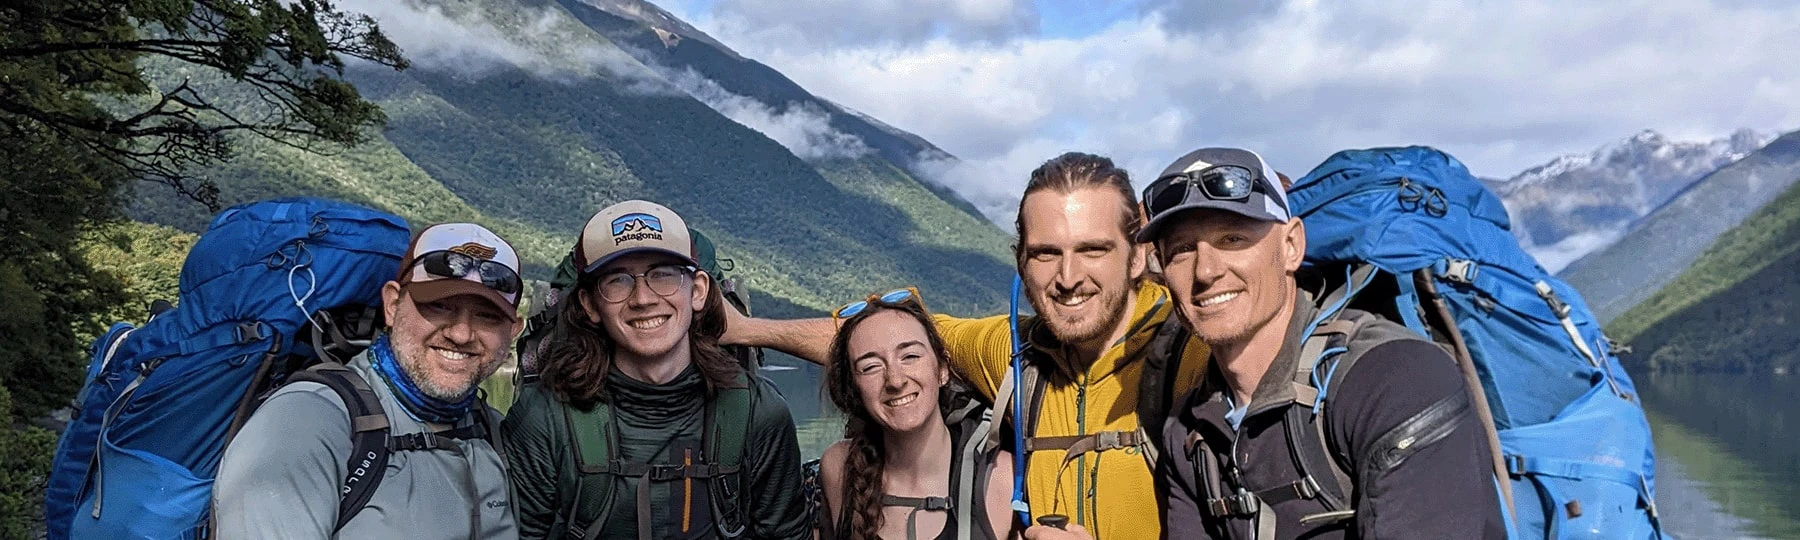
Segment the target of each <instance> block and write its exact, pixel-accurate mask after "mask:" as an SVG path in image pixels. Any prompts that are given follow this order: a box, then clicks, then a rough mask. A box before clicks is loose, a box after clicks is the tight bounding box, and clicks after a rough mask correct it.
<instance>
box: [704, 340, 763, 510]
mask: <svg viewBox="0 0 1800 540" xmlns="http://www.w3.org/2000/svg"><path fill="white" fill-rule="evenodd" d="M752 384H753V383H752V382H751V381H750V374H749V373H748V372H739V373H738V375H737V380H736V384H735V385H734V386H733V387H731V388H722V389H720V390H719V392H718V394H717V395H715V396H713V399H712V403H709V404H707V408H706V431H705V432H704V435H703V437H705V439H706V440H705V441H704V444H705V446H706V453H707V456H706V458H707V460H708V461H712V462H713V463H714V464H715V465H717V466H718V469H717V470H718V473H719V474H717V475H715V476H713V477H712V478H711V481H712V489H710V490H709V491H710V493H711V495H712V503H713V516H714V526H715V528H716V529H718V531H719V534H721V535H722V536H724V537H725V538H737V537H739V536H742V535H743V534H744V531H745V530H746V528H747V526H748V524H749V520H748V519H745V517H744V515H743V509H744V506H745V505H744V504H742V501H740V500H739V499H740V498H741V497H742V495H743V492H744V489H743V487H744V481H743V477H744V472H743V469H744V467H743V464H744V450H745V447H746V446H748V444H747V442H748V439H749V438H750V430H751V429H753V428H754V426H751V425H750V414H751V407H753V406H754V405H755V404H754V403H753V402H752V401H753V400H752V399H751V398H752V397H753V396H752V395H751V393H752V389H751V388H750V386H751V385H752Z"/></svg>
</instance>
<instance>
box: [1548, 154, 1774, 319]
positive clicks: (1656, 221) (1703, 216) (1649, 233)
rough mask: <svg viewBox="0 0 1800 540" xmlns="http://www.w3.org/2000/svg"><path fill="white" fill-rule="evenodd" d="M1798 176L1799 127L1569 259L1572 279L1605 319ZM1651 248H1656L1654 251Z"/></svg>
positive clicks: (1689, 260)
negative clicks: (1612, 239)
mask: <svg viewBox="0 0 1800 540" xmlns="http://www.w3.org/2000/svg"><path fill="white" fill-rule="evenodd" d="M1796 180H1800V132H1794V133H1789V134H1786V135H1783V136H1781V137H1780V138H1777V139H1776V140H1775V141H1774V142H1771V143H1769V144H1768V145H1767V146H1764V147H1763V148H1762V149H1760V150H1757V151H1756V152H1753V153H1751V154H1750V155H1749V156H1746V157H1744V158H1743V159H1741V160H1738V161H1737V162H1734V163H1732V164H1731V165H1727V166H1725V167H1723V168H1721V169H1719V170H1717V171H1714V172H1713V173H1712V174H1709V175H1707V176H1706V177H1705V178H1703V179H1701V180H1700V181H1698V182H1695V183H1694V184H1693V185H1691V186H1689V187H1688V188H1686V189H1685V190H1683V191H1682V192H1680V193H1679V194H1677V195H1676V196H1674V197H1673V198H1672V199H1670V201H1669V202H1668V203H1667V204H1664V205H1663V206H1662V207H1660V208H1658V209H1656V211H1654V212H1651V213H1650V214H1649V215H1647V216H1645V217H1644V218H1642V219H1640V220H1638V222H1637V223H1636V224H1635V225H1633V226H1632V228H1631V230H1630V231H1629V232H1627V233H1626V235H1625V237H1624V238H1622V239H1620V240H1619V241H1618V242H1617V243H1615V244H1613V245H1611V246H1609V247H1607V248H1606V249H1603V250H1600V251H1597V252H1594V253H1593V254H1590V255H1588V256H1586V257H1583V258H1582V259H1580V260H1578V261H1576V262H1575V263H1573V264H1570V265H1569V267H1568V268H1567V269H1564V270H1563V271H1562V272H1561V273H1560V274H1559V276H1560V277H1562V278H1563V279H1564V280H1566V281H1568V282H1569V283H1570V284H1571V285H1574V286H1575V288H1576V289H1577V290H1580V291H1581V295H1582V297H1583V298H1585V299H1586V300H1587V301H1588V305H1589V306H1590V307H1592V308H1593V309H1594V311H1595V315H1596V316H1598V317H1599V318H1600V320H1601V321H1602V322H1603V323H1605V322H1609V321H1611V320H1612V319H1613V318H1614V317H1617V316H1619V314H1621V313H1624V312H1625V311H1626V310H1628V309H1630V308H1631V307H1632V306H1633V305H1636V304H1637V303H1638V302H1640V301H1642V300H1643V299H1644V298H1647V297H1649V296H1650V295H1651V294H1652V293H1654V292H1656V290H1657V289H1659V288H1661V287H1662V286H1663V285H1664V284H1666V283H1668V282H1669V280H1671V279H1674V278H1675V276H1676V275H1677V274H1679V273H1681V271H1682V270H1683V269H1686V268H1687V267H1688V266H1689V265H1690V264H1692V263H1693V262H1694V260H1695V259H1696V258H1698V257H1699V256H1700V254H1701V252H1702V251H1704V250H1705V249H1706V247H1707V246H1709V245H1711V244H1712V243H1713V241H1714V240H1715V239H1717V238H1718V237H1719V235H1720V234H1722V233H1724V232H1725V231H1727V230H1730V229H1731V228H1732V227H1735V226H1737V225H1738V224H1739V223H1741V222H1743V220H1744V218H1746V217H1748V216H1749V215H1750V214H1751V213H1753V212H1755V211H1756V209H1758V208H1760V207H1762V206H1763V205H1764V204H1766V203H1767V202H1769V201H1770V200H1772V199H1774V198H1775V197H1776V196H1778V195H1780V194H1781V193H1782V192H1783V191H1785V190H1786V189H1787V187H1788V186H1789V185H1792V184H1793V183H1794V182H1795V181H1796ZM1652 254H1654V256H1651V255H1652Z"/></svg>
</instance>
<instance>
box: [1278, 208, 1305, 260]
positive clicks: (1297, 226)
mask: <svg viewBox="0 0 1800 540" xmlns="http://www.w3.org/2000/svg"><path fill="white" fill-rule="evenodd" d="M1286 227H1287V237H1286V239H1285V240H1283V241H1282V243H1281V244H1282V246H1283V249H1284V250H1285V251H1283V252H1282V253H1281V257H1282V262H1283V263H1284V266H1286V267H1287V271H1288V272H1289V273H1293V272H1297V271H1299V270H1300V263H1302V262H1304V261H1305V260H1306V224H1305V223H1303V222H1301V221H1300V218H1294V220H1293V221H1290V222H1288V224H1287V225H1286Z"/></svg>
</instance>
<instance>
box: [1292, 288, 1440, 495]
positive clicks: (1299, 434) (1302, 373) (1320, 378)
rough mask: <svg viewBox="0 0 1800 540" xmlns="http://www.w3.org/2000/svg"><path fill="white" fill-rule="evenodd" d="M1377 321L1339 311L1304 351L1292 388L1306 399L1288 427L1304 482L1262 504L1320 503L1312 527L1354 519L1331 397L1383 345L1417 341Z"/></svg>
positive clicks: (1304, 344)
mask: <svg viewBox="0 0 1800 540" xmlns="http://www.w3.org/2000/svg"><path fill="white" fill-rule="evenodd" d="M1377 320H1378V319H1377V318H1376V317H1375V316H1374V315H1370V314H1368V313H1364V312H1360V311H1354V310H1346V311H1339V312H1337V313H1335V314H1332V315H1331V316H1329V317H1328V318H1327V319H1326V320H1323V321H1320V323H1319V324H1318V325H1317V327H1316V328H1315V330H1314V332H1313V334H1312V335H1310V336H1307V337H1306V339H1305V341H1303V342H1302V345H1301V353H1300V358H1299V361H1298V362H1296V366H1297V367H1296V368H1295V373H1294V379H1293V380H1292V381H1291V384H1293V385H1294V387H1295V390H1296V394H1305V395H1301V396H1299V397H1297V398H1296V400H1295V403H1294V405H1293V406H1292V407H1290V408H1289V410H1288V415H1287V420H1286V421H1285V422H1284V424H1285V427H1286V429H1285V431H1286V436H1287V438H1288V441H1289V444H1288V446H1289V448H1290V449H1291V450H1292V452H1293V454H1292V458H1293V460H1294V464H1295V465H1296V466H1297V467H1298V468H1299V469H1300V471H1301V474H1302V477H1301V478H1300V479H1299V480H1296V481H1295V482H1294V483H1293V484H1292V485H1290V486H1285V487H1283V488H1279V489H1278V490H1279V491H1280V493H1272V494H1268V495H1265V496H1263V498H1264V500H1265V501H1276V502H1278V501H1279V500H1280V499H1281V498H1282V497H1302V498H1317V499H1319V500H1320V502H1322V503H1323V504H1324V505H1325V507H1326V512H1325V513H1324V514H1320V515H1318V516H1308V517H1317V518H1319V519H1316V520H1303V521H1307V522H1308V524H1309V525H1312V524H1317V523H1329V522H1332V521H1338V520H1343V519H1349V518H1351V517H1353V516H1354V511H1353V510H1352V509H1351V507H1352V504H1351V501H1350V494H1351V492H1352V489H1353V487H1354V486H1355V481H1354V478H1355V476H1353V475H1352V474H1350V467H1349V464H1348V463H1347V462H1346V460H1345V459H1344V453H1343V452H1341V451H1339V449H1337V448H1336V445H1334V444H1332V443H1331V440H1330V437H1329V436H1328V435H1327V433H1326V432H1325V423H1326V416H1325V415H1326V414H1327V410H1328V409H1329V407H1328V406H1327V405H1328V404H1329V403H1330V399H1329V398H1330V396H1331V395H1333V394H1335V393H1336V392H1339V391H1343V390H1347V389H1341V383H1342V382H1343V380H1344V378H1345V376H1347V375H1348V374H1349V373H1350V371H1351V370H1352V369H1354V368H1355V366H1356V363H1357V362H1358V361H1359V360H1361V359H1362V357H1363V356H1364V354H1365V353H1367V352H1368V351H1370V350H1372V349H1374V348H1375V347H1377V346H1379V345H1381V344H1383V343H1387V342H1390V341H1394V340H1399V339H1416V338H1417V336H1415V335H1413V334H1411V333H1409V332H1408V331H1406V330H1405V329H1404V328H1400V327H1397V326H1385V325H1373V324H1370V323H1373V322H1376V321H1377ZM1320 370H1323V371H1322V372H1321V371H1320ZM1271 491H1275V490H1271ZM1259 495H1261V494H1259Z"/></svg>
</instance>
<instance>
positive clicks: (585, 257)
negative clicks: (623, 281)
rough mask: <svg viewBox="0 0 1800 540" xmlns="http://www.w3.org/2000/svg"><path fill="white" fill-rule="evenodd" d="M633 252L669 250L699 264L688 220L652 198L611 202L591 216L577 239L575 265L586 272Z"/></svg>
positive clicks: (670, 253) (697, 265)
mask: <svg viewBox="0 0 1800 540" xmlns="http://www.w3.org/2000/svg"><path fill="white" fill-rule="evenodd" d="M632 253H666V254H669V255H673V256H675V257H677V258H680V259H681V260H682V261H683V262H685V263H687V264H690V265H693V266H695V267H699V266H700V263H699V262H698V261H696V260H695V259H694V241H693V237H692V235H691V234H689V232H688V228H687V222H686V221H683V220H682V219H681V216H680V215H678V214H676V213H675V211H674V210H670V209H669V208H668V207H666V206H663V205H660V204H656V203H653V202H650V201H640V200H630V201H625V202H622V203H619V204H615V205H612V206H608V207H606V208H605V209H603V210H601V211H600V212H599V213H597V214H594V217H592V218H590V219H588V222H587V226H585V227H582V229H581V238H579V239H577V240H576V241H575V256H574V262H575V268H576V270H578V271H580V272H581V273H582V274H583V275H586V274H588V273H591V272H593V271H595V270H599V269H600V267H602V266H606V263H609V262H612V261H613V260H614V259H617V258H619V257H623V256H625V255H629V254H632Z"/></svg>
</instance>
